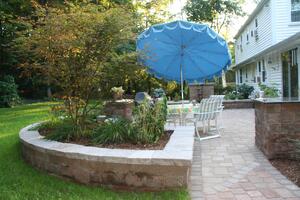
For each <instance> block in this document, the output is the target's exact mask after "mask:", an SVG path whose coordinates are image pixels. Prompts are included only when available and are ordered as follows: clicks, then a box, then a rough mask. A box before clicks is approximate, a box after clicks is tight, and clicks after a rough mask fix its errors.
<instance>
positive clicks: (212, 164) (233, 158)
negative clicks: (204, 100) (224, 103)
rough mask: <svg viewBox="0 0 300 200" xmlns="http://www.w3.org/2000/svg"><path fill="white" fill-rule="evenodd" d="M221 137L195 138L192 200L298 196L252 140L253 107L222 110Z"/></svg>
mask: <svg viewBox="0 0 300 200" xmlns="http://www.w3.org/2000/svg"><path fill="white" fill-rule="evenodd" d="M223 127H224V131H223V135H222V137H221V138H217V139H212V140H206V141H202V142H201V143H200V142H199V141H198V140H197V141H196V146H195V149H194V161H193V167H192V176H191V187H190V194H191V197H192V199H205V200H213V199H214V200H218V199H236V200H253V199H255V200H264V199H272V200H275V199H276V200H277V199H278V200H279V199H290V200H292V199H294V200H295V199H299V200H300V188H299V187H297V186H296V185H295V184H293V183H292V182H291V181H289V180H288V179H287V178H285V177H284V176H283V175H281V173H280V172H279V171H277V170H276V169H275V168H274V167H273V166H272V165H271V164H270V163H269V161H268V160H267V159H266V158H265V157H264V155H263V154H262V153H261V151H260V150H258V149H257V148H256V146H255V143H254V137H255V125H254V110H253V109H241V110H225V111H224V112H223Z"/></svg>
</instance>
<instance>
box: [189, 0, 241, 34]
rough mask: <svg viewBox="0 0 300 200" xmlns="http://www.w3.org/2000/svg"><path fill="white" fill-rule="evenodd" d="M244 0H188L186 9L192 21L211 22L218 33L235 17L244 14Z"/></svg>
mask: <svg viewBox="0 0 300 200" xmlns="http://www.w3.org/2000/svg"><path fill="white" fill-rule="evenodd" d="M243 2H244V0H188V1H187V5H186V6H185V7H184V10H185V12H186V14H187V17H188V19H189V20H191V21H195V22H202V23H207V24H209V25H210V26H211V27H212V28H213V29H215V30H216V31H217V32H218V33H220V32H221V30H222V29H223V28H224V27H226V26H228V25H229V24H230V23H231V22H232V20H233V19H234V17H236V16H243V15H244V12H243V10H242V7H241V5H242V3H243Z"/></svg>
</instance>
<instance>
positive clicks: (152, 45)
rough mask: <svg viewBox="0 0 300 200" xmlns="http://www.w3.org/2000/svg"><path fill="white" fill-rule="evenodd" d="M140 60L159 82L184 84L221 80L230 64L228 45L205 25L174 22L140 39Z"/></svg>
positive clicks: (145, 33) (138, 48)
mask: <svg viewBox="0 0 300 200" xmlns="http://www.w3.org/2000/svg"><path fill="white" fill-rule="evenodd" d="M137 50H138V51H139V52H140V56H139V60H140V61H141V62H142V63H143V65H145V66H147V67H148V70H149V72H150V73H152V74H154V75H155V76H156V77H158V78H164V79H166V80H174V81H177V82H180V83H181V97H182V99H183V81H187V82H189V83H190V82H195V81H197V82H203V81H205V80H207V79H211V78H213V77H215V76H220V75H221V74H222V71H223V70H226V69H227V67H228V66H229V65H230V64H231V56H230V53H229V51H228V46H227V43H226V41H225V40H224V39H223V38H222V37H221V36H220V35H218V34H217V33H216V32H215V31H213V30H212V29H211V28H209V27H208V26H207V25H204V24H197V23H192V22H187V21H181V20H178V21H173V22H169V23H164V24H158V25H154V26H151V27H150V28H149V29H147V30H145V31H144V32H143V33H141V34H140V35H139V36H138V39H137Z"/></svg>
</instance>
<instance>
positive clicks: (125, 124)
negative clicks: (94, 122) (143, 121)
mask: <svg viewBox="0 0 300 200" xmlns="http://www.w3.org/2000/svg"><path fill="white" fill-rule="evenodd" d="M135 135H136V132H135V130H134V128H133V126H132V125H131V123H130V121H128V120H126V119H122V118H116V119H113V120H108V122H106V123H104V124H102V125H100V126H98V127H97V128H96V129H95V130H94V133H93V135H92V141H93V143H95V144H119V143H123V142H132V141H134V139H135Z"/></svg>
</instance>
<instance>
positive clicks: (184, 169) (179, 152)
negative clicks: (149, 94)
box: [20, 126, 194, 191]
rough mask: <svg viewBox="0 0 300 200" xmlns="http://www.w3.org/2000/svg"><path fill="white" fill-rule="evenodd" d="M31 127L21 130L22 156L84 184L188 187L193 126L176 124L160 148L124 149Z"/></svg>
mask: <svg viewBox="0 0 300 200" xmlns="http://www.w3.org/2000/svg"><path fill="white" fill-rule="evenodd" d="M30 128H31V126H28V127H26V128H24V129H22V130H21V132H20V139H21V146H22V155H23V157H24V159H25V160H26V161H28V162H29V163H30V164H31V165H33V166H35V167H37V168H39V169H41V170H45V171H48V172H50V173H53V174H56V175H58V176H60V177H65V178H68V179H71V180H74V181H76V182H79V183H83V184H87V185H106V186H110V187H113V188H122V189H131V190H151V191H152V190H154V191H155V190H164V189H172V188H179V187H187V186H188V183H189V177H190V169H191V163H192V159H193V145H194V129H193V127H177V128H176V129H175V131H174V133H173V134H172V136H171V138H170V141H169V142H168V144H167V145H166V147H165V148H164V149H163V150H125V149H106V148H97V147H87V146H82V145H76V144H67V143H60V142H55V141H47V140H44V139H43V138H42V136H40V135H39V133H38V132H37V131H29V129H30Z"/></svg>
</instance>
